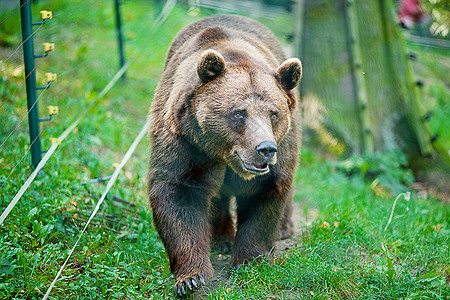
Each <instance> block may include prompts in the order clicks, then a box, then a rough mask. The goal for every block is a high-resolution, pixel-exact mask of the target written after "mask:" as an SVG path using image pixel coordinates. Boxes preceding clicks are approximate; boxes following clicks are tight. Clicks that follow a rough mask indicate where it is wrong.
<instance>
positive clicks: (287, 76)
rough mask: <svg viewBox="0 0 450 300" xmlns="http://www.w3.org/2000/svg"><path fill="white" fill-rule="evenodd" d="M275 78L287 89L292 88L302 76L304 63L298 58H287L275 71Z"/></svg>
mask: <svg viewBox="0 0 450 300" xmlns="http://www.w3.org/2000/svg"><path fill="white" fill-rule="evenodd" d="M275 78H276V79H277V80H278V82H280V83H281V86H283V88H285V89H286V90H292V89H293V88H295V87H296V86H297V85H298V83H299V82H300V78H302V63H301V61H300V59H298V58H289V59H287V60H285V61H284V62H283V63H282V64H281V65H280V66H279V67H278V68H277V70H276V71H275Z"/></svg>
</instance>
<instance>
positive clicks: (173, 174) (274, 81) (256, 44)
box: [148, 15, 302, 296]
mask: <svg viewBox="0 0 450 300" xmlns="http://www.w3.org/2000/svg"><path fill="white" fill-rule="evenodd" d="M301 71H302V69H301V63H300V61H299V60H298V59H296V58H291V59H288V60H285V57H284V55H283V52H282V50H281V48H280V46H279V44H278V42H277V40H276V39H275V37H274V36H273V34H272V33H270V31H269V30H268V29H267V28H265V27H264V26H262V25H260V24H259V23H257V22H255V21H252V20H250V19H247V18H244V17H239V16H227V15H220V16H213V17H208V18H204V19H201V20H199V21H196V22H194V23H192V24H191V25H189V26H187V27H186V28H185V29H183V30H182V31H181V32H180V33H179V34H178V35H177V37H176V38H175V39H174V41H173V43H172V45H171V47H170V49H169V52H168V54H167V58H166V64H165V68H164V73H163V75H162V78H161V81H160V83H159V85H158V88H157V91H156V94H155V98H154V101H153V103H152V107H151V119H152V126H151V129H150V137H151V141H152V151H151V158H150V170H149V176H148V194H149V199H150V202H151V206H152V209H153V218H154V223H155V226H156V229H157V230H158V232H159V235H160V237H161V239H162V241H163V243H164V246H165V248H166V251H167V254H168V256H169V260H170V268H171V270H172V272H174V273H175V275H176V283H175V293H176V294H178V295H180V296H182V295H184V294H186V293H187V292H188V289H189V290H193V289H195V288H197V287H199V286H201V285H202V284H204V283H205V282H206V281H207V280H209V279H211V277H212V275H213V268H212V265H211V262H210V259H209V252H210V244H211V241H213V242H214V241H215V242H217V243H218V244H222V245H224V244H228V245H229V244H231V243H233V248H232V262H233V265H234V266H238V265H240V264H242V263H244V262H245V261H251V260H253V259H254V258H256V257H258V256H261V255H263V254H266V253H268V252H269V251H270V250H271V248H272V247H273V242H274V240H275V239H276V238H277V237H278V234H279V229H280V228H281V236H282V237H287V236H289V235H290V234H291V233H292V224H291V223H290V214H291V206H290V203H291V198H292V189H293V182H294V170H295V168H296V166H297V161H298V155H299V148H300V141H301V139H300V123H299V122H300V120H299V114H298V109H297V106H298V105H297V99H296V96H295V93H294V92H293V89H294V88H295V87H296V86H297V85H298V82H299V80H300V78H301V73H302V72H301ZM233 197H235V198H236V214H237V224H236V228H237V230H235V225H234V224H233V220H232V218H231V214H230V199H232V198H233ZM280 223H281V226H280Z"/></svg>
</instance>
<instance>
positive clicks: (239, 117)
mask: <svg viewBox="0 0 450 300" xmlns="http://www.w3.org/2000/svg"><path fill="white" fill-rule="evenodd" d="M244 118H245V111H243V110H238V111H235V112H233V119H236V120H242V119H244Z"/></svg>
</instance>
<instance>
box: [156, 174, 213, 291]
mask: <svg viewBox="0 0 450 300" xmlns="http://www.w3.org/2000/svg"><path fill="white" fill-rule="evenodd" d="M150 201H151V204H152V208H153V220H154V224H155V226H156V229H157V230H158V233H159V235H160V237H161V239H162V241H163V243H164V246H165V248H166V251H167V254H168V256H169V260H170V269H171V271H172V272H173V273H174V274H175V276H176V282H175V287H174V293H175V295H177V296H179V297H182V296H184V295H186V294H188V293H189V291H193V290H195V289H197V288H199V287H200V286H202V285H204V284H205V282H206V281H208V280H210V279H211V278H212V276H213V272H214V270H213V267H212V265H211V261H210V259H209V252H210V228H209V226H210V225H209V220H208V211H209V201H208V199H207V198H206V197H205V192H204V191H203V190H202V189H201V188H196V187H195V186H190V187H187V186H186V185H182V184H179V185H176V184H170V183H167V182H152V184H151V188H150Z"/></svg>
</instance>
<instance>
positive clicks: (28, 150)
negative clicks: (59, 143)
mask: <svg viewBox="0 0 450 300" xmlns="http://www.w3.org/2000/svg"><path fill="white" fill-rule="evenodd" d="M44 130H45V127H42V129H41V131H40V132H39V134H38V135H37V136H36V137H35V138H34V140H33V141H32V142H31V144H30V146H29V147H28V149H27V150H26V151H25V154H24V155H23V156H22V158H21V159H20V160H19V162H18V163H17V164H16V165H15V166H14V168H13V169H12V170H11V172H9V175H8V177H6V179H5V180H4V181H3V184H2V186H0V190H1V189H2V188H3V187H4V186H5V184H6V182H8V179H9V177H11V175H12V173H14V170H15V169H16V168H17V166H18V165H20V163H21V162H22V161H23V159H24V158H25V157H26V156H27V154H28V152H30V149H31V147H32V146H33V144H34V143H35V142H36V140H37V139H38V138H39V137H40V136H41V134H42V132H44Z"/></svg>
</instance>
